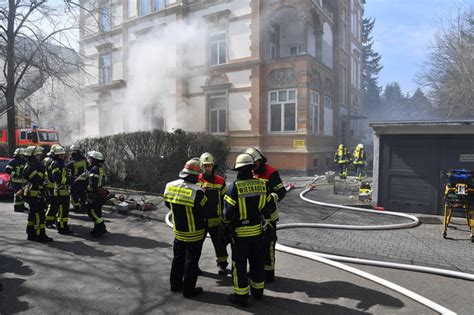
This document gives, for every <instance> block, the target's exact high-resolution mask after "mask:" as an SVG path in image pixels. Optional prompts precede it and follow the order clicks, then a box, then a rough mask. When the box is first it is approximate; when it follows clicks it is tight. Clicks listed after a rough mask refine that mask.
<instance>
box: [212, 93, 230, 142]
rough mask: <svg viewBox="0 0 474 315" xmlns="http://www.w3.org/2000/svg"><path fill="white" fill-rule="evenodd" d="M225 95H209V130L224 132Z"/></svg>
mask: <svg viewBox="0 0 474 315" xmlns="http://www.w3.org/2000/svg"><path fill="white" fill-rule="evenodd" d="M225 107H226V106H225V96H211V97H209V132H210V133H225V130H226V117H225V116H226V115H225V111H226V110H225Z"/></svg>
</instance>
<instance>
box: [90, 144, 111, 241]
mask: <svg viewBox="0 0 474 315" xmlns="http://www.w3.org/2000/svg"><path fill="white" fill-rule="evenodd" d="M87 157H88V158H89V169H88V171H87V174H88V177H87V187H86V192H87V203H86V209H87V215H88V216H89V218H90V219H91V220H92V221H93V222H94V229H93V230H92V231H91V232H89V234H91V235H92V236H93V237H100V236H102V235H103V234H105V233H107V229H106V227H105V223H104V218H102V206H103V205H104V203H105V198H106V196H103V192H104V191H105V190H104V189H103V187H104V185H105V168H104V162H105V158H104V155H103V154H102V153H100V152H99V151H89V152H88V153H87Z"/></svg>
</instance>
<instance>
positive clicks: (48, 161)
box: [43, 156, 54, 190]
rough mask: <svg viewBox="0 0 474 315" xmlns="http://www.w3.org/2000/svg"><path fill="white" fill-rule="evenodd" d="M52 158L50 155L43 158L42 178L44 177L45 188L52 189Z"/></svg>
mask: <svg viewBox="0 0 474 315" xmlns="http://www.w3.org/2000/svg"><path fill="white" fill-rule="evenodd" d="M53 162H54V159H53V158H52V157H50V156H47V157H45V158H44V159H43V166H44V169H45V172H44V178H45V188H48V189H51V190H54V182H53V175H52V174H51V164H53Z"/></svg>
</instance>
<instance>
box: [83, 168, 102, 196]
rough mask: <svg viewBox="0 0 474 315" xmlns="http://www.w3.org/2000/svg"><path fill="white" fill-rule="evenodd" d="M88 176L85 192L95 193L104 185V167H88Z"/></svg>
mask: <svg viewBox="0 0 474 315" xmlns="http://www.w3.org/2000/svg"><path fill="white" fill-rule="evenodd" d="M88 173H89V176H88V181H87V192H88V193H96V192H97V189H98V188H102V187H104V185H105V168H104V165H102V164H101V163H100V164H95V165H91V166H90V167H89V171H88Z"/></svg>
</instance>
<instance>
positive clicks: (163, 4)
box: [151, 0, 166, 12]
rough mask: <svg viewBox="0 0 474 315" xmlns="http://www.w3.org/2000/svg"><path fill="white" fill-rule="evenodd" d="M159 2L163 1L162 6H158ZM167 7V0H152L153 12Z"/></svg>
mask: <svg viewBox="0 0 474 315" xmlns="http://www.w3.org/2000/svg"><path fill="white" fill-rule="evenodd" d="M157 2H161V3H162V6H161V8H157V5H156V4H157ZM165 8H166V0H152V1H151V12H158V11H161V10H164V9H165Z"/></svg>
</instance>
